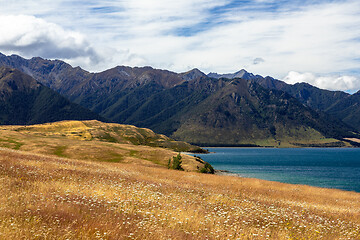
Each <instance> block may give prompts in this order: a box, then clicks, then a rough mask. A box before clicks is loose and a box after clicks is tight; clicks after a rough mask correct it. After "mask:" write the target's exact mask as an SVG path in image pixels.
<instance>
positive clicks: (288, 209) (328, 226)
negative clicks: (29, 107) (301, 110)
mask: <svg viewBox="0 0 360 240" xmlns="http://www.w3.org/2000/svg"><path fill="white" fill-rule="evenodd" d="M17 134H20V135H17ZM20 136H21V137H20ZM0 138H1V139H3V140H2V145H3V147H0V239H1V240H2V239H4V240H5V239H6V240H7V239H64V240H65V239H360V193H355V192H346V191H341V190H332V189H324V188H316V187H310V186H303V185H290V184H282V183H277V182H269V181H263V180H257V179H246V178H240V177H232V176H218V175H210V174H200V173H197V172H194V171H193V172H190V170H191V169H193V170H195V169H196V168H194V166H193V165H191V164H196V163H198V162H196V161H194V160H193V158H190V157H189V156H185V155H184V156H183V157H184V163H189V166H192V167H189V166H188V167H187V168H188V170H189V171H175V170H169V169H167V168H166V166H165V165H166V164H163V161H166V159H167V158H168V157H169V156H172V155H174V154H176V153H174V152H172V151H170V150H168V149H164V148H153V147H149V146H134V145H131V144H119V143H107V142H101V141H82V140H77V139H70V138H68V137H65V138H64V137H56V136H40V135H39V136H37V135H36V136H35V135H33V134H32V133H31V134H30V133H26V132H22V131H20V132H19V131H18V132H16V131H15V132H14V131H11V130H9V128H8V127H4V128H3V130H1V131H0ZM47 139H48V140H47ZM49 139H50V140H49ZM5 140H7V141H5ZM41 144H43V146H45V147H44V148H41ZM82 144H85V145H82ZM103 144H104V145H103ZM58 145H59V146H66V148H61V149H60V150H61V151H60V150H59V149H57V148H56V146H58ZM92 148H95V150H94V149H92ZM16 149H18V150H16ZM86 149H87V151H88V152H90V153H89V154H88V155H86V153H87V151H86ZM101 149H102V151H103V152H102V153H103V154H105V156H107V155H106V154H107V152H109V151H115V150H114V149H118V150H116V151H118V152H117V153H118V156H117V157H119V158H118V161H115V160H113V159H105V160H102V159H101V157H100V155H101ZM55 150H56V151H55ZM133 151H136V152H133ZM149 154H150V155H151V157H149V159H147V158H146V157H145V156H147V155H149ZM59 156H62V157H59ZM91 156H95V157H93V158H91ZM157 159H159V160H157ZM185 160H186V161H185ZM194 162H196V163H194Z"/></svg>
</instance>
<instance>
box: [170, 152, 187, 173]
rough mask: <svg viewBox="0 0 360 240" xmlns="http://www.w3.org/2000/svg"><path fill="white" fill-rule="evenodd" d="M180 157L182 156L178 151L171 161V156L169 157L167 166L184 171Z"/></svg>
mask: <svg viewBox="0 0 360 240" xmlns="http://www.w3.org/2000/svg"><path fill="white" fill-rule="evenodd" d="M181 159H182V157H181V155H180V153H179V154H178V155H177V156H176V157H173V159H172V161H171V158H169V162H168V168H169V169H175V170H181V171H184V169H183V168H182V166H181V164H182V160H181Z"/></svg>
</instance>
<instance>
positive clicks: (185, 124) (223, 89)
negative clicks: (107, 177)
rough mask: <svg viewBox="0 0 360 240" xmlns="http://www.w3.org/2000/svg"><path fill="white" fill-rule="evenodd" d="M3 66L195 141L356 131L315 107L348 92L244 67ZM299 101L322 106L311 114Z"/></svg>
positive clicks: (105, 111) (18, 62)
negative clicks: (219, 72)
mask: <svg viewBox="0 0 360 240" xmlns="http://www.w3.org/2000/svg"><path fill="white" fill-rule="evenodd" d="M0 64H9V65H13V66H17V67H18V68H19V69H21V70H22V71H27V72H29V73H30V74H32V76H38V77H37V79H38V80H39V81H42V82H44V84H47V85H49V86H51V87H52V88H53V89H54V90H56V91H58V92H60V93H61V94H64V95H65V96H66V97H67V98H69V99H70V100H72V101H74V102H75V103H78V104H80V105H82V106H83V107H86V108H89V109H91V110H93V111H95V112H96V113H98V114H100V115H101V116H103V117H105V118H107V119H109V120H111V121H114V122H117V123H125V124H132V125H136V126H138V127H146V128H150V129H152V130H154V131H155V132H158V133H162V134H166V135H167V136H170V137H173V138H175V139H178V140H186V141H189V142H193V143H196V144H206V143H211V144H216V142H217V143H218V144H220V143H221V144H227V145H233V144H235V145H236V144H256V145H262V146H263V145H265V146H268V145H269V146H278V145H279V143H280V145H281V146H295V145H301V144H306V142H308V143H310V142H311V144H312V145H317V144H322V143H324V142H325V143H326V144H328V143H329V142H333V143H334V142H336V141H335V140H333V139H330V140H324V139H325V138H337V139H342V138H343V137H357V136H354V134H352V133H351V132H352V131H354V129H352V128H351V127H349V126H346V125H345V124H344V123H343V122H341V121H339V120H335V119H333V118H331V117H330V116H327V115H325V114H323V113H322V112H321V111H320V110H321V109H323V108H329V107H331V105H332V104H335V102H336V101H339V100H340V98H342V97H343V96H344V94H345V93H344V94H343V93H341V92H339V93H335V94H334V93H333V92H331V91H327V92H326V91H323V90H321V89H316V88H315V87H312V86H310V85H304V84H299V85H296V87H294V86H292V85H288V84H286V83H284V82H281V81H279V80H275V79H273V78H270V77H266V78H263V77H261V76H258V75H256V76H255V75H253V74H250V73H247V72H246V71H245V70H241V71H239V72H237V73H235V74H232V75H231V76H230V75H229V77H236V76H240V77H242V78H243V79H242V80H239V79H236V80H231V79H227V78H224V76H216V77H215V78H211V77H208V76H206V75H205V74H203V73H202V72H201V71H199V70H198V69H193V70H191V71H189V72H186V73H181V74H177V73H174V72H169V71H166V70H158V69H153V68H151V67H142V68H136V67H135V68H130V67H115V68H112V69H109V70H107V71H104V72H100V73H88V72H86V71H84V70H82V69H80V68H72V67H71V66H70V65H67V64H66V63H62V62H61V61H51V60H44V59H40V58H33V59H30V60H26V59H23V58H20V57H18V56H10V57H6V56H4V55H0ZM244 78H245V79H244ZM235 83H236V84H235ZM261 85H262V86H264V87H265V88H264V87H261ZM273 88H274V89H275V90H274V89H273ZM278 89H279V90H282V91H279V90H278ZM315 90H316V91H317V92H316V91H315ZM284 91H285V92H289V93H290V94H291V95H293V96H294V95H295V96H294V97H297V98H298V100H297V99H295V98H293V97H291V96H290V95H288V94H285V93H284ZM298 93H299V94H298ZM345 95H347V94H345ZM234 99H236V101H240V102H238V103H237V102H236V101H235V100H234ZM299 100H300V102H299ZM324 100H328V101H327V102H325V101H324ZM303 104H305V105H308V106H309V105H310V106H312V107H315V108H317V109H316V110H319V108H321V109H320V110H319V111H318V112H315V111H313V110H311V109H309V108H307V107H305V106H303ZM206 111H207V112H206ZM200 116H201V117H200ZM200 129H201V130H200ZM205 133H206V134H205ZM355 135H356V134H355ZM200 136H203V137H200ZM209 140H211V141H210V142H209ZM310 140H311V141H310ZM294 144H295V145H294ZM329 144H330V145H331V144H332V143H329ZM334 144H335V145H337V144H340V143H334ZM340 145H341V144H340Z"/></svg>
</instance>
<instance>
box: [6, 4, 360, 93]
mask: <svg viewBox="0 0 360 240" xmlns="http://www.w3.org/2000/svg"><path fill="white" fill-rule="evenodd" d="M244 2H246V3H244ZM244 2H241V1H231V0H197V1H193V0H182V1H168V0H115V1H109V0H105V1H96V0H89V1H74V0H59V1H50V0H38V1H31V0H24V1H6V0H0V5H1V8H0V16H1V15H4V14H13V15H21V14H27V15H33V16H36V18H35V19H36V20H39V21H40V20H42V21H44V22H45V23H43V24H40V26H44V27H43V28H41V27H40V28H37V27H34V25H31V26H33V27H30V29H32V31H28V30H27V28H25V27H24V28H19V32H17V35H16V34H15V36H19V35H21V33H20V32H21V31H22V32H24V33H26V34H25V36H26V37H24V38H23V39H22V40H21V41H24V42H33V45H31V46H32V48H30V47H23V48H21V47H16V46H15V45H14V44H13V43H12V42H14V41H12V40H9V41H7V42H10V44H8V45H9V46H10V47H9V48H8V52H11V51H16V52H17V53H20V54H22V55H39V56H42V57H49V54H47V53H48V52H49V53H52V54H51V58H53V57H56V58H61V59H66V60H68V61H69V62H70V63H72V64H75V65H80V66H82V67H84V68H86V69H87V70H91V71H98V70H104V69H106V68H110V67H113V66H115V65H130V66H136V65H137V66H143V65H151V66H154V67H156V68H167V69H169V70H173V71H177V72H184V71H187V70H189V69H190V68H194V67H197V68H199V69H201V70H202V71H204V72H210V71H211V72H220V73H226V72H235V71H237V70H239V69H242V68H245V69H247V70H248V71H250V72H253V73H255V74H261V75H270V76H273V77H275V78H278V79H282V78H284V77H285V76H287V74H288V73H289V71H291V70H294V71H297V72H302V73H304V72H305V73H306V72H309V73H313V74H314V75H316V76H328V75H335V74H337V73H340V74H341V75H344V76H348V75H351V74H349V72H352V73H353V72H355V71H356V70H357V71H359V70H358V69H359V63H360V60H359V56H360V28H359V27H358V26H360V2H359V1H357V0H345V1H331V0H328V1H327V0H322V1H304V2H301V1H274V0H254V1H244ZM314 2H317V3H314ZM229 3H230V5H227V4H229ZM272 5H274V6H275V7H273V8H269V9H268V8H267V7H269V6H270V7H271V6H272ZM214 7H216V8H222V7H223V8H222V9H220V10H219V9H217V10H214ZM9 21H10V20H9V19H8V20H7V22H5V21H2V23H3V25H2V26H0V27H4V26H5V25H7V24H10V26H15V24H12V23H11V22H10V23H9ZM15 21H18V20H15ZM32 21H33V20H31V21H30V22H32ZM51 22H52V23H54V24H56V25H54V26H55V27H54V29H57V30H53V31H54V32H55V33H53V34H52V35H51V34H49V33H51V31H50V29H52V27H50V25H47V24H50V23H51ZM17 25H18V24H17ZM17 25H16V26H17ZM45 25H46V26H45ZM43 29H48V30H43ZM59 29H60V30H59ZM20 30H21V31H20ZM7 31H10V33H12V32H13V30H12V29H9V30H7ZM61 31H62V32H63V33H61V34H56V32H57V33H59V32H61ZM76 33H81V34H80V35H79V36H78V35H77V34H76ZM4 35H6V34H3V35H2V36H0V42H1V41H2V40H1V39H5V36H4ZM21 36H22V35H21ZM49 36H50V37H49ZM51 36H56V37H51ZM12 39H15V40H16V39H17V38H16V37H15V38H12ZM58 39H63V41H60V40H59V41H58ZM71 39H72V40H71ZM74 39H77V40H78V42H76V41H75V40H74ZM21 41H19V42H18V43H17V44H20V43H21ZM43 41H45V42H48V43H53V45H52V47H47V48H46V47H45V48H43V46H51V44H48V45H47V44H45V43H43ZM71 42H73V43H74V44H71ZM35 43H36V44H35ZM37 44H38V45H37ZM0 45H1V44H0ZM1 46H2V45H1ZM1 46H0V51H4V50H3V49H4V48H1ZM4 46H5V45H4ZM58 46H67V47H58ZM69 46H70V47H69ZM52 48H58V50H59V51H50V50H51V49H52ZM33 49H37V50H36V51H35V50H33ZM41 49H46V50H45V51H43V52H41ZM69 49H70V50H69ZM80 49H83V51H80ZM84 49H85V50H84ZM94 49H96V52H97V53H101V57H102V61H100V62H96V61H91V60H90V58H91V56H98V55H99V54H96V53H95V51H94ZM75 50H76V51H75ZM70 53H72V54H70ZM55 55H57V56H55ZM64 55H65V56H64ZM256 58H259V59H260V58H262V59H266V61H264V62H261V61H260V62H261V64H254V60H255V59H256ZM95 59H96V57H95ZM255 62H258V61H255ZM260 62H259V63H260ZM359 75H360V73H359ZM331 79H332V80H333V81H335V80H336V78H331ZM331 79H330V80H331ZM330 80H328V81H330ZM344 81H345V80H344ZM330 85H331V84H330ZM336 86H337V85H336ZM339 86H340V85H339ZM355 87H356V86H355Z"/></svg>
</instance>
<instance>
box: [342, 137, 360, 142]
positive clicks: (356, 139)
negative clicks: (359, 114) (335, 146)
mask: <svg viewBox="0 0 360 240" xmlns="http://www.w3.org/2000/svg"><path fill="white" fill-rule="evenodd" d="M345 139H346V140H349V141H352V142H356V143H360V139H358V138H345Z"/></svg>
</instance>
